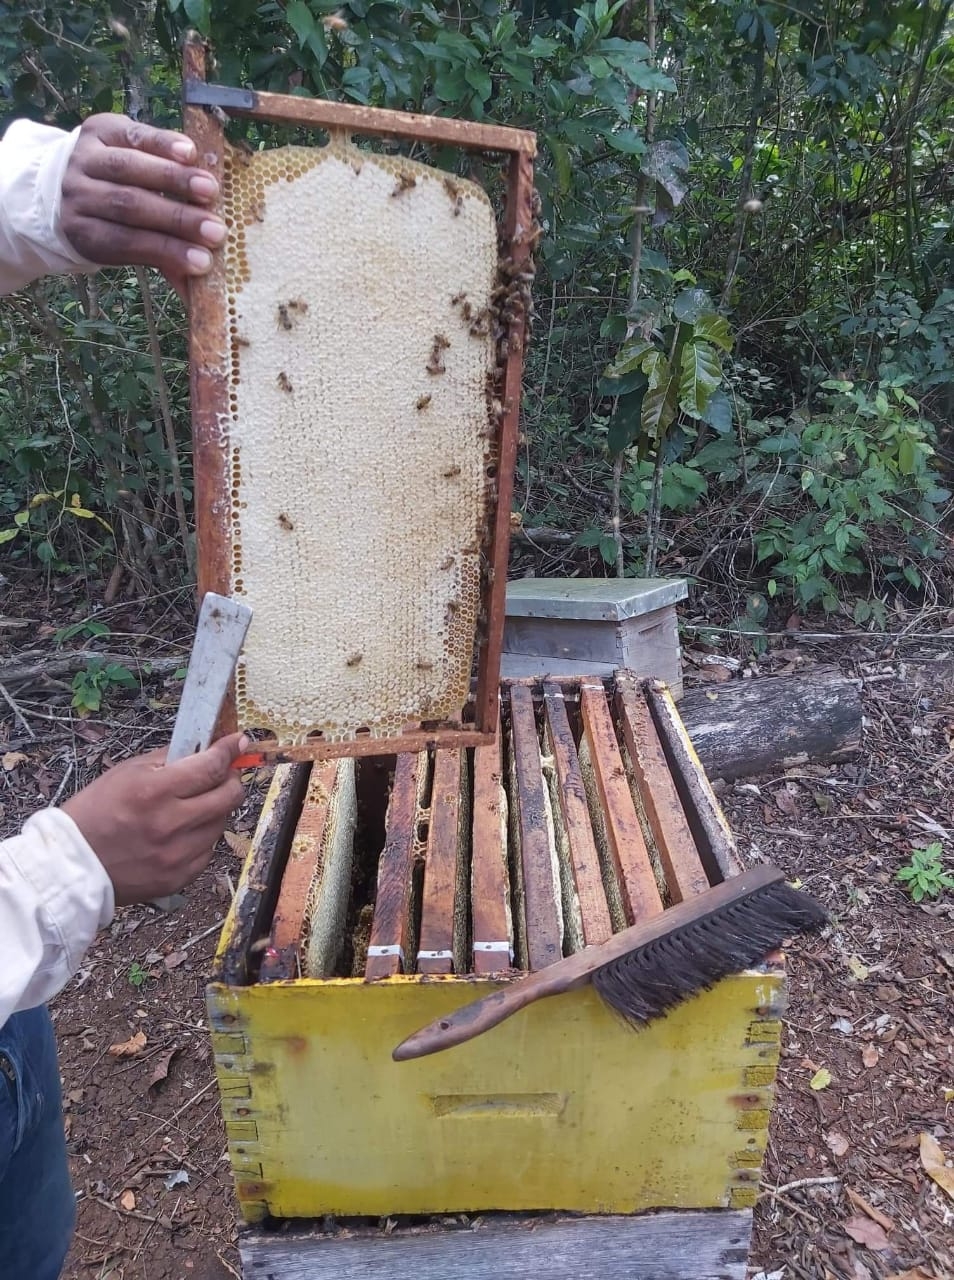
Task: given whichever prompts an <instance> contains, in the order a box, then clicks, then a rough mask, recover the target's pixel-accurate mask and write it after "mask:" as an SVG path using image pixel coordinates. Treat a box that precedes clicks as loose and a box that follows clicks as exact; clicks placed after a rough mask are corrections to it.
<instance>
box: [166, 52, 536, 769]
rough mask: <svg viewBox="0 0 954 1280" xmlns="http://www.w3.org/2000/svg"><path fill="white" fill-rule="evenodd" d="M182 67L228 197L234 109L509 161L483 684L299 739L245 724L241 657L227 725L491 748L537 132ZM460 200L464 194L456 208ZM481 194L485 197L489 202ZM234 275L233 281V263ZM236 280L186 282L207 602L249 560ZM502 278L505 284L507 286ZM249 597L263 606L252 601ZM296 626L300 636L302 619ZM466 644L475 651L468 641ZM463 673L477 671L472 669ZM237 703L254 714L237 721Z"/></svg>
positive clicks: (485, 532) (304, 743) (481, 629)
mask: <svg viewBox="0 0 954 1280" xmlns="http://www.w3.org/2000/svg"><path fill="white" fill-rule="evenodd" d="M184 72H185V74H184V111H183V115H184V126H185V132H186V133H187V134H188V135H189V136H190V137H191V138H192V139H193V141H194V142H195V143H196V147H197V150H198V154H199V161H200V163H201V164H202V165H203V166H204V167H206V168H208V169H210V170H211V171H212V172H213V173H215V174H216V176H217V177H218V179H219V183H220V188H222V189H226V188H227V184H228V181H229V170H230V165H232V164H233V162H234V155H235V153H234V150H233V149H232V148H231V147H230V145H229V144H228V142H227V141H226V138H225V131H224V124H225V123H226V121H227V115H226V113H229V114H235V115H242V116H245V117H250V118H254V119H259V120H268V121H271V122H280V123H286V124H293V125H295V126H296V127H299V128H301V127H306V128H308V127H311V128H314V129H320V130H323V131H325V132H326V133H327V135H328V138H329V143H328V144H327V145H326V146H325V148H324V150H325V151H326V152H331V151H332V150H334V149H337V154H338V155H339V156H346V155H348V154H349V145H350V138H351V136H352V135H358V136H365V137H372V138H382V139H386V138H400V139H417V140H420V141H425V142H430V143H435V142H436V143H441V144H446V145H451V146H456V147H458V148H461V149H465V150H472V151H478V152H488V153H491V154H495V155H497V156H499V155H500V154H501V153H503V154H504V156H505V158H506V160H507V163H508V169H507V196H506V205H505V210H504V214H503V218H502V220H501V221H500V222H499V223H498V226H497V239H498V247H497V266H498V272H497V276H496V279H495V281H494V285H495V286H496V287H495V289H494V293H495V296H496V295H499V294H500V293H504V300H505V309H504V310H503V312H502V318H501V320H500V321H499V326H500V328H501V330H502V332H501V334H500V340H499V341H498V342H497V343H496V345H494V344H491V347H492V354H491V359H490V361H489V364H490V367H489V368H488V369H487V371H486V384H487V385H486V397H487V405H488V415H487V425H486V428H485V435H486V452H485V462H486V463H487V464H488V465H487V468H486V483H485V485H484V489H483V493H482V501H481V502H480V504H479V507H480V510H479V511H478V512H477V520H478V524H477V533H478V545H479V549H480V554H479V566H475V568H474V570H473V574H472V577H473V578H474V579H479V582H478V586H479V593H478V598H477V602H476V608H475V613H476V617H477V626H476V681H474V682H471V681H470V678H469V675H470V673H469V669H468V670H467V671H466V672H464V673H463V678H461V673H460V672H458V673H457V681H456V686H455V689H456V696H455V697H454V698H452V699H450V700H449V701H448V699H446V698H445V699H444V701H443V703H440V704H438V710H437V711H436V712H434V711H432V710H431V705H433V704H432V703H431V699H430V697H429V696H428V692H429V691H427V690H423V689H422V691H421V692H422V696H421V698H420V699H419V705H418V706H417V709H416V711H415V714H414V715H412V716H404V715H403V714H402V715H401V716H400V717H395V716H391V717H390V719H388V718H387V717H382V720H381V722H380V723H374V724H372V725H371V726H370V727H368V726H367V725H366V724H365V721H364V720H363V719H362V721H361V724H360V725H359V726H358V727H355V726H353V725H352V726H350V727H349V726H348V725H345V726H344V728H343V731H341V732H339V726H338V725H337V724H335V725H333V726H332V731H331V732H326V731H325V728H324V727H323V728H322V730H319V731H312V730H310V729H309V726H308V724H307V723H306V724H304V725H303V726H301V728H302V732H300V733H294V732H290V731H289V727H288V723H287V721H283V720H281V719H280V718H278V719H277V722H276V718H274V717H273V718H271V719H270V718H269V714H268V713H267V711H266V714H265V715H264V716H263V715H262V714H260V712H261V709H260V708H256V709H255V711H256V717H257V718H252V719H251V720H249V719H248V717H247V709H248V701H247V700H246V698H245V689H244V686H243V684H242V680H243V674H242V673H243V662H242V660H240V663H239V668H238V674H237V680H236V685H235V686H234V687H233V691H232V695H231V697H230V699H229V700H228V703H227V706H226V708H225V711H224V712H223V716H222V719H221V722H220V726H219V727H220V730H221V731H223V732H226V731H230V730H232V729H234V728H243V729H244V728H252V729H253V730H257V731H258V732H259V733H265V734H267V735H269V736H267V737H266V738H265V739H264V740H262V741H258V742H256V750H257V751H259V752H261V753H262V754H264V755H265V756H266V757H269V758H276V759H289V760H291V759H306V760H308V759H325V758H331V757H336V756H343V755H374V754H390V753H393V752H395V751H415V750H420V749H421V748H422V747H423V746H424V745H435V746H440V747H444V748H451V747H457V748H459V747H465V746H476V745H479V744H482V743H486V742H489V741H491V740H492V738H493V735H494V731H495V724H496V711H497V688H498V681H499V668H500V652H501V648H502V640H503V622H504V612H505V593H506V578H507V559H508V552H509V536H510V506H511V496H512V490H513V472H514V466H515V459H516V446H517V435H518V419H519V407H520V391H521V379H522V369H523V351H524V338H525V328H526V309H527V308H526V305H512V304H511V303H510V301H509V300H510V299H513V298H515V297H516V296H517V293H518V291H519V292H520V295H521V297H522V298H523V299H527V295H528V283H529V280H530V279H531V278H532V269H533V263H532V252H533V247H534V243H535V236H536V232H535V230H534V205H533V200H534V193H533V169H532V161H533V156H534V154H535V138H534V135H533V134H531V133H527V132H525V131H522V130H516V129H509V128H504V127H502V126H496V125H483V124H476V123H472V122H468V121H458V120H449V119H445V118H442V117H430V116H415V115H411V114H409V113H404V112H395V111H385V110H378V109H375V108H366V107H358V106H353V105H352V104H346V103H333V102H325V101H321V100H315V99H307V98H300V97H291V96H285V95H280V94H269V93H251V92H249V91H245V90H233V89H229V88H227V87H224V86H217V85H211V84H208V83H206V80H205V49H204V47H203V46H202V45H201V44H200V43H198V42H189V43H187V45H186V48H185V65H184ZM352 154H355V153H352ZM393 163H394V161H393V160H392V161H391V164H392V165H393ZM398 165H399V167H400V168H402V170H403V169H404V168H407V169H409V170H411V169H419V168H421V166H417V165H415V163H414V162H411V161H406V162H398ZM397 180H398V184H399V185H400V183H401V182H402V181H404V179H402V178H401V176H400V175H398V179H397ZM448 183H449V184H450V185H452V186H455V188H456V187H459V188H460V189H461V191H462V192H466V195H467V196H468V197H469V196H470V195H472V194H473V193H477V194H479V195H480V196H483V193H482V192H481V191H480V189H479V188H477V187H474V188H473V192H471V191H470V190H469V188H470V186H471V184H467V183H465V182H464V180H458V179H454V178H452V177H450V176H449V177H448ZM445 185H447V184H446V183H445ZM455 194H456V191H455ZM461 198H462V197H461V196H460V195H458V196H457V199H458V200H460V199H461ZM483 199H484V200H485V201H486V196H483ZM224 209H225V201H224V197H223V198H220V202H219V206H218V210H217V211H218V212H220V213H222V212H223V211H224ZM463 221H464V219H461V222H462V223H463ZM231 238H232V237H230V239H231ZM231 279H232V281H233V282H234V262H233V271H232V274H231ZM229 281H230V275H229V272H228V271H227V270H226V265H225V254H224V253H219V254H216V255H214V261H213V268H212V271H211V272H210V274H209V275H208V276H207V277H204V278H202V279H198V280H194V281H193V282H192V283H191V286H190V356H191V361H190V366H191V368H190V373H191V392H192V411H193V444H194V473H195V500H196V501H195V505H196V542H197V547H196V562H197V577H198V587H199V593H200V596H201V595H202V594H203V593H204V592H206V591H210V590H211V591H217V592H220V593H222V594H230V593H231V592H232V591H233V590H235V589H236V570H235V564H236V558H238V559H239V561H240V560H241V554H242V549H241V545H236V534H235V529H234V523H235V522H234V520H233V518H232V517H233V511H234V507H235V488H236V477H235V471H234V461H233V449H232V443H231V433H230V422H231V420H232V418H233V417H234V414H235V394H234V385H233V381H232V374H233V367H234V364H233V362H234V359H235V352H234V339H235V333H234V330H235V315H234V297H230V296H229ZM502 284H505V285H506V286H507V287H506V289H501V285H502ZM230 309H231V312H232V314H231V315H230ZM458 523H459V522H458ZM405 527H406V528H407V530H409V531H410V529H411V528H412V527H413V525H412V523H411V521H410V520H408V522H407V524H406V526H405ZM251 603H252V604H253V607H254V601H252V602H251ZM297 622H298V625H299V632H300V629H301V625H302V624H303V620H302V619H298V620H297ZM276 632H277V633H276ZM273 633H275V634H273ZM267 634H271V638H272V640H273V641H274V643H275V645H276V646H280V645H281V643H282V639H281V631H279V630H278V629H277V628H276V627H275V625H274V622H273V623H272V625H271V627H270V628H269V633H267ZM466 643H467V645H468V647H469V646H470V635H469V634H468V636H467V637H466ZM467 666H468V668H469V666H470V664H469V662H468V663H467ZM326 681H327V676H326V677H325V678H324V679H323V680H322V681H321V682H320V683H321V686H322V687H323V688H327V687H328V685H327V683H326ZM422 684H423V681H422ZM413 691H414V690H413V686H412V692H413ZM236 695H238V696H236ZM461 696H462V698H463V701H461ZM339 701H340V698H339ZM237 708H242V709H243V710H244V711H245V712H246V714H245V715H243V716H242V717H241V723H240V717H239V714H238V710H237ZM398 719H400V723H398ZM296 727H298V726H296Z"/></svg>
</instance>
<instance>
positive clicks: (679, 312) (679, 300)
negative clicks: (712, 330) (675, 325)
mask: <svg viewBox="0 0 954 1280" xmlns="http://www.w3.org/2000/svg"><path fill="white" fill-rule="evenodd" d="M712 309H713V308H712V299H711V298H710V297H709V295H708V294H707V293H706V291H705V289H683V290H682V292H681V293H677V294H676V296H675V298H674V299H673V304H672V313H673V315H674V316H675V317H676V319H677V320H681V321H682V322H683V324H691V325H693V327H695V326H696V325H697V324H698V323H699V320H700V318H701V317H702V316H704V315H706V314H708V313H711V312H712ZM701 336H703V337H704V336H705V335H704V334H703V335H701Z"/></svg>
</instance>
